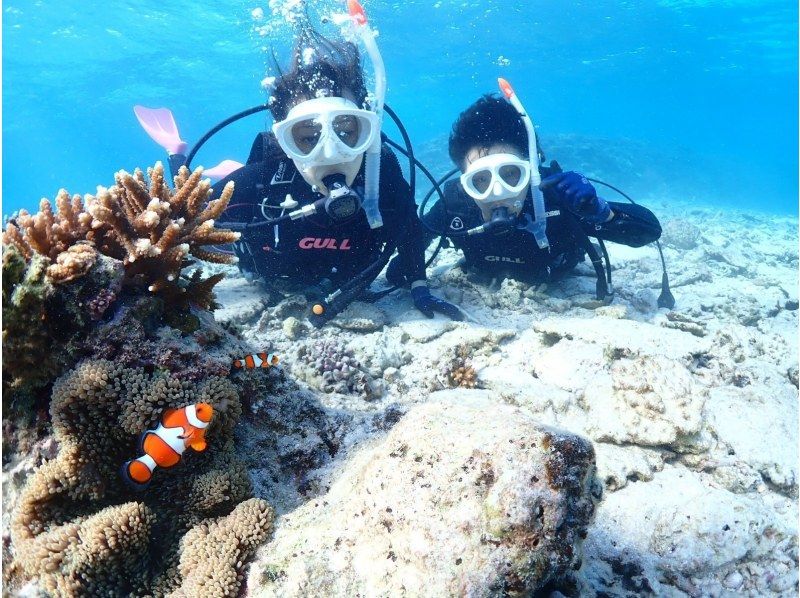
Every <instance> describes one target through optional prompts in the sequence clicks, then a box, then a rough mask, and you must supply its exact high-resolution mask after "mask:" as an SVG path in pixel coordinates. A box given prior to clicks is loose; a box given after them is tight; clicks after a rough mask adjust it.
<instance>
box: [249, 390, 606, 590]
mask: <svg viewBox="0 0 800 598" xmlns="http://www.w3.org/2000/svg"><path fill="white" fill-rule="evenodd" d="M594 470H595V467H594V450H593V448H592V446H591V444H590V443H589V442H588V441H587V440H585V439H583V438H581V437H579V436H575V435H573V434H570V433H566V432H562V431H559V430H556V429H554V428H549V427H545V426H541V425H539V424H537V423H536V422H535V421H534V420H533V419H531V418H530V417H529V416H526V415H524V414H523V413H522V412H521V411H519V410H518V409H515V408H513V407H510V406H507V405H503V404H501V403H498V402H497V401H496V400H494V399H493V398H492V396H491V395H490V394H489V393H487V392H484V391H468V390H453V391H443V392H440V393H435V394H434V395H432V396H431V398H430V401H429V402H428V403H426V404H424V405H420V406H418V407H415V408H413V409H412V410H411V411H410V412H409V413H407V414H406V415H405V416H404V417H403V418H402V419H401V420H400V421H399V422H398V423H397V424H396V425H395V426H394V428H392V430H391V431H390V432H389V433H388V435H387V436H385V437H383V438H380V439H378V440H377V441H373V442H372V443H369V444H368V445H367V446H365V447H363V448H362V449H361V450H358V451H357V452H355V453H354V454H352V455H351V458H349V459H348V460H347V461H346V462H345V463H344V464H343V465H342V466H341V469H340V470H339V471H338V472H337V475H336V476H335V481H334V483H333V484H332V485H331V487H330V490H329V491H328V492H327V493H326V494H323V495H320V496H318V497H317V498H315V499H313V500H311V501H309V502H307V503H306V504H304V505H303V506H301V507H299V508H298V509H296V510H295V511H293V512H291V513H289V514H287V515H285V516H284V517H283V518H282V520H281V523H280V526H279V530H278V532H277V534H276V536H275V538H274V540H273V541H271V542H270V543H269V544H267V545H266V546H264V547H263V548H262V549H261V550H260V552H259V556H258V557H257V561H256V562H254V563H253V565H252V567H251V570H250V578H249V582H248V587H249V590H250V592H251V594H252V595H254V596H306V595H318V596H354V595H359V594H360V595H378V594H381V595H398V594H400V593H402V592H406V593H410V594H420V593H425V594H428V595H440V596H444V595H468V596H486V595H498V596H499V595H530V594H531V593H532V592H534V591H535V590H537V589H539V588H542V587H544V586H546V585H547V584H548V583H552V582H561V583H565V584H567V585H568V584H569V583H570V580H571V578H572V575H573V574H574V571H575V570H576V569H578V568H580V566H581V544H582V539H583V538H584V537H585V534H586V529H587V526H588V525H589V523H590V521H591V519H592V516H593V513H594V510H595V506H596V502H597V500H598V499H599V497H600V488H599V484H598V483H597V481H596V478H595V477H594Z"/></svg>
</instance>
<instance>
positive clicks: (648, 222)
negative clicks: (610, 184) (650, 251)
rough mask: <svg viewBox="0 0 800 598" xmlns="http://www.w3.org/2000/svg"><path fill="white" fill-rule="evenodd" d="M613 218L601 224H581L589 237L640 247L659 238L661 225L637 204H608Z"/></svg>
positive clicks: (645, 209) (651, 213)
mask: <svg viewBox="0 0 800 598" xmlns="http://www.w3.org/2000/svg"><path fill="white" fill-rule="evenodd" d="M608 205H609V207H610V208H611V211H612V212H614V217H613V218H612V219H611V220H609V221H608V222H603V223H602V224H597V225H595V224H589V223H586V222H584V223H582V225H583V228H584V230H585V231H586V234H587V235H589V236H590V237H596V238H598V239H603V240H604V241H611V242H613V243H621V244H623V245H628V246H630V247H641V246H642V245H647V244H648V243H652V242H653V241H656V240H658V238H659V237H660V236H661V224H660V223H659V222H658V218H656V217H655V214H653V212H651V211H650V210H648V209H647V208H645V207H644V206H640V205H638V204H628V203H616V202H608Z"/></svg>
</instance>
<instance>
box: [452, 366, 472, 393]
mask: <svg viewBox="0 0 800 598" xmlns="http://www.w3.org/2000/svg"><path fill="white" fill-rule="evenodd" d="M476 378H477V374H476V373H475V368H473V367H472V366H471V365H468V366H461V367H458V368H456V369H455V370H453V371H452V372H451V373H450V382H451V383H452V385H453V386H458V387H461V388H475V384H476Z"/></svg>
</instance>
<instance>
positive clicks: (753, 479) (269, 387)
mask: <svg viewBox="0 0 800 598" xmlns="http://www.w3.org/2000/svg"><path fill="white" fill-rule="evenodd" d="M195 175H197V176H195ZM159 181H160V182H159ZM176 182H177V183H178V184H177V189H176V190H174V191H173V190H172V189H170V188H169V187H168V186H167V185H166V184H165V183H164V182H163V169H160V167H159V166H156V167H155V168H153V169H149V170H148V175H147V178H146V177H145V175H144V173H142V172H141V171H136V172H134V174H132V175H129V174H126V173H118V174H117V177H116V184H115V185H113V186H112V187H110V188H109V189H107V190H103V191H102V192H98V194H97V195H96V196H86V197H83V198H79V197H77V196H70V195H68V194H66V192H63V193H60V194H59V196H58V197H57V198H56V202H55V203H56V208H57V209H56V211H55V212H54V211H53V210H52V209H51V208H50V207H49V205H50V204H49V202H48V203H47V204H46V205H45V204H43V205H42V209H41V210H40V212H39V214H36V215H25V214H23V215H21V217H18V218H17V219H16V220H15V221H12V223H11V226H9V227H8V228H7V231H6V235H5V236H4V245H3V316H4V318H3V325H4V329H3V358H4V359H3V390H4V401H3V431H4V433H3V442H4V452H3V454H4V462H3V482H4V483H3V503H4V513H3V534H4V535H3V539H4V546H3V557H4V558H3V579H4V582H5V588H6V591H7V593H9V594H11V595H14V594H15V593H16V594H24V593H26V592H28V593H35V592H37V591H40V592H46V593H49V594H53V595H110V596H113V595H120V596H122V595H124V596H128V595H157V596H165V595H173V596H198V595H203V596H237V595H248V596H272V595H281V596H284V595H308V594H316V595H355V594H356V593H361V594H382V593H385V594H391V593H398V592H401V591H406V592H408V593H410V594H424V593H428V594H437V595H441V594H445V595H449V594H468V595H498V596H499V595H533V594H535V593H539V594H541V595H550V594H551V593H552V595H555V596H557V595H559V594H562V595H568V596H577V595H592V594H596V595H614V596H617V595H619V596H647V595H652V596H660V595H675V596H696V595H726V594H731V593H735V594H736V595H744V596H771V595H776V596H781V595H793V593H796V588H797V582H798V577H797V569H796V566H795V565H796V559H797V556H798V547H797V522H796V512H797V504H798V502H797V501H798V478H797V474H798V468H797V462H798V454H797V445H798V443H797V424H798V414H797V409H798V407H797V397H798V373H797V357H798V343H797V337H796V331H797V325H798V322H797V316H798V296H797V288H798V280H797V276H798V275H797V269H798V256H797V220H796V219H795V218H788V217H787V218H782V217H775V216H770V215H762V214H758V213H755V212H736V211H731V210H728V211H724V212H723V211H722V210H719V209H717V208H714V207H702V206H696V205H689V204H685V203H684V204H677V203H674V202H669V204H667V202H664V203H663V204H662V205H660V206H659V205H658V204H656V205H652V206H651V207H652V208H653V209H654V211H655V212H656V213H657V214H658V215H659V217H660V218H662V221H663V224H664V236H663V239H662V241H663V245H664V251H665V257H666V258H667V264H668V267H669V271H670V276H671V281H672V287H673V293H674V294H675V296H676V298H677V301H678V304H677V306H676V307H675V308H674V309H673V310H671V311H668V310H664V309H659V308H658V307H657V305H656V297H657V294H658V289H659V285H660V269H659V267H660V264H659V261H658V256H657V253H656V252H655V250H654V249H649V248H644V249H640V250H634V249H631V248H627V247H618V246H611V247H610V248H609V249H610V252H611V256H612V263H613V266H614V270H613V273H614V282H615V288H616V295H615V297H614V299H613V301H612V302H610V303H608V304H607V303H601V302H598V301H596V300H595V299H594V278H593V276H594V274H593V271H592V269H591V268H590V267H588V266H587V265H581V266H579V267H578V268H577V270H576V273H575V276H573V277H570V278H567V279H565V280H563V281H562V282H560V283H558V284H556V285H551V286H550V287H549V288H547V287H544V286H541V285H540V286H535V285H528V284H524V283H520V282H516V281H512V280H504V281H484V280H477V279H475V278H474V277H473V276H471V275H470V274H469V273H466V272H463V271H462V270H460V269H459V268H458V267H457V266H456V262H457V260H458V256H457V254H456V253H455V252H454V251H453V250H451V249H444V250H443V251H442V252H441V253H440V255H439V257H438V258H437V260H436V261H435V262H434V264H433V265H432V268H431V272H432V273H433V275H432V276H431V285H432V287H434V288H435V292H437V293H438V294H439V295H440V296H443V297H446V298H448V299H450V300H453V301H455V302H457V303H459V305H461V306H462V307H463V309H464V311H465V313H466V314H467V315H468V320H467V321H466V322H451V321H449V320H446V319H444V318H441V317H437V318H435V319H433V320H427V319H424V318H422V317H420V315H419V314H418V313H417V312H416V311H415V310H414V309H413V306H412V304H411V301H410V299H409V297H408V293H407V292H406V291H403V290H400V291H397V292H395V293H393V294H390V295H388V296H387V297H385V298H384V299H382V300H380V301H378V302H377V303H366V302H359V301H357V302H354V303H353V304H351V306H350V307H349V308H348V309H347V310H346V311H345V312H343V313H342V314H341V315H340V316H339V317H338V318H337V319H336V320H334V322H332V325H330V326H327V327H326V328H324V329H322V330H317V329H315V328H313V327H312V326H310V325H309V324H308V323H307V321H306V317H305V316H306V314H307V313H308V308H309V304H308V302H307V301H306V300H305V299H304V298H302V297H297V296H280V295H272V294H270V293H269V292H267V291H265V289H264V288H263V287H262V286H260V285H258V284H256V283H250V282H247V281H245V279H244V278H243V277H241V276H240V275H239V273H238V271H237V269H236V268H235V266H232V265H230V264H229V263H228V262H230V261H231V259H230V256H229V255H227V254H224V253H220V252H217V251H216V250H215V249H214V248H213V247H211V246H214V245H219V244H223V243H225V242H227V241H226V240H225V239H227V240H230V239H231V238H232V237H231V235H233V234H234V233H230V231H219V230H218V229H216V228H214V227H213V222H212V223H211V224H207V223H208V222H209V221H213V220H214V218H216V215H218V214H219V213H220V212H221V211H222V210H224V208H225V203H226V202H227V197H229V196H227V195H226V194H223V197H221V198H217V199H211V197H210V188H209V187H207V186H206V185H205V184H204V183H203V179H202V174H201V173H198V171H195V173H188V171H185V172H183V173H182V174H181V175H179V178H178V180H177V181H176ZM145 196H146V197H145ZM109 212H110V213H109ZM156 219H157V220H158V221H157V222H156ZM176 226H177V227H178V229H180V230H176V229H175V227H176ZM171 231H174V232H171ZM165 237H166V240H165ZM194 260H200V261H205V260H210V262H211V263H203V264H202V270H203V271H204V272H205V274H202V273H201V269H200V263H199V261H198V262H195V263H190V262H192V261H194ZM217 307H218V309H216V311H214V312H212V308H217ZM259 351H269V352H271V353H274V354H276V355H278V356H279V357H280V365H279V366H277V367H270V368H264V369H242V370H237V371H235V372H233V371H232V370H231V363H232V362H233V360H235V359H241V358H243V356H245V355H250V354H253V353H257V352H259ZM200 402H207V403H209V404H211V405H212V406H213V407H214V411H215V416H214V419H213V420H212V423H211V424H210V425H209V427H208V432H207V439H208V446H207V449H206V450H205V451H203V452H195V451H188V450H187V451H186V453H184V454H183V456H182V459H181V461H180V463H179V464H178V465H176V466H175V467H174V468H172V469H170V470H169V471H161V470H156V471H155V472H154V474H153V480H152V482H151V484H150V486H149V487H148V488H147V489H146V490H144V491H135V490H134V489H132V488H130V487H128V486H127V485H126V484H125V483H124V482H123V480H122V478H121V476H120V467H121V466H122V464H123V463H125V462H126V461H128V460H130V459H133V458H135V457H137V456H138V455H139V454H140V453H139V452H138V448H139V441H140V438H141V436H142V433H143V432H144V431H146V430H149V429H152V428H154V427H155V426H156V425H157V424H158V423H159V421H161V417H162V414H163V413H164V412H165V410H166V409H167V408H170V407H173V408H179V407H184V406H187V405H190V404H196V403H200Z"/></svg>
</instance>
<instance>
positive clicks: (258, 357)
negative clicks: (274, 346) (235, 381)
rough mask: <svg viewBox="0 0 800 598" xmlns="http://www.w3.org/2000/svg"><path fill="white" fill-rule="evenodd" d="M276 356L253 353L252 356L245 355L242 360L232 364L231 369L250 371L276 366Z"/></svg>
mask: <svg viewBox="0 0 800 598" xmlns="http://www.w3.org/2000/svg"><path fill="white" fill-rule="evenodd" d="M278 361H280V360H279V359H278V356H277V355H275V353H255V354H253V355H246V356H245V357H244V358H242V359H236V360H234V362H233V367H235V368H236V369H237V370H238V369H242V368H247V369H248V370H252V369H254V368H268V367H272V366H274V365H278Z"/></svg>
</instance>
